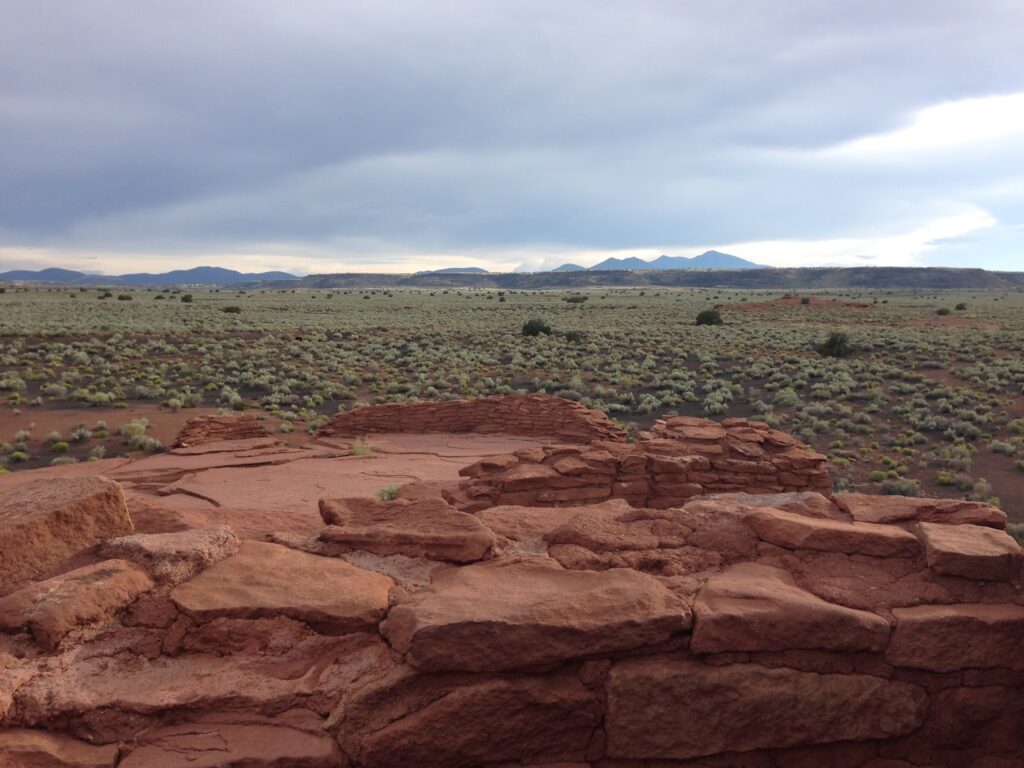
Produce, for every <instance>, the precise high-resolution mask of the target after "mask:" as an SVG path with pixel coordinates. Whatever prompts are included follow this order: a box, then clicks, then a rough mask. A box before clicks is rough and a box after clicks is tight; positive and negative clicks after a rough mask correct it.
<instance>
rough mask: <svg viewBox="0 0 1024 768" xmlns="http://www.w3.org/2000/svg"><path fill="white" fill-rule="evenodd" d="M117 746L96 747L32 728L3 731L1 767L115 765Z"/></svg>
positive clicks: (98, 767) (97, 767)
mask: <svg viewBox="0 0 1024 768" xmlns="http://www.w3.org/2000/svg"><path fill="white" fill-rule="evenodd" d="M116 763H117V745H116V744H107V745H106V746H96V745H94V744H89V743H87V742H84V741H79V740H78V739H73V738H71V737H69V736H63V735H61V734H56V733H48V732H46V731H36V730H31V729H28V728H8V729H4V730H0V766H4V767H5V768H7V767H8V766H9V768H114V765H115V764H116Z"/></svg>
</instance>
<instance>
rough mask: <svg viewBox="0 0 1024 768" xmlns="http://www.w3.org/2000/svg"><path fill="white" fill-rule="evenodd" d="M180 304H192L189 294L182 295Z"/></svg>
mask: <svg viewBox="0 0 1024 768" xmlns="http://www.w3.org/2000/svg"><path fill="white" fill-rule="evenodd" d="M181 303H182V304H191V303H192V294H191V293H185V294H182V297H181Z"/></svg>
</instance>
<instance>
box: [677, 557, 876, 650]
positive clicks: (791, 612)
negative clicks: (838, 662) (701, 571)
mask: <svg viewBox="0 0 1024 768" xmlns="http://www.w3.org/2000/svg"><path fill="white" fill-rule="evenodd" d="M693 613H694V630H693V641H692V642H691V645H690V647H691V649H692V650H693V651H695V652H697V653H723V652H728V651H785V650H790V649H797V648H806V649H810V648H821V649H825V650H832V651H881V650H882V649H884V648H885V644H886V642H887V641H888V639H889V623H888V622H887V621H886V620H885V619H883V618H882V617H881V616H878V615H876V614H874V613H868V612H867V611H857V610H853V609H852V608H844V607H843V606H840V605H835V604H833V603H828V602H825V601H824V600H822V599H821V598H820V597H817V596H815V595H813V594H811V593H810V592H807V591H805V590H803V589H801V588H800V587H798V586H797V585H796V582H795V581H793V577H792V576H790V575H789V574H788V573H787V572H786V571H783V570H781V569H779V568H772V567H769V566H766V565H757V564H754V563H741V564H739V565H734V566H732V567H731V568H729V569H728V570H727V571H724V572H723V573H720V574H717V575H715V576H712V577H711V578H710V579H709V580H708V582H707V583H706V584H705V585H704V588H703V589H702V590H701V591H700V593H699V594H698V596H697V600H696V602H695V603H694V606H693Z"/></svg>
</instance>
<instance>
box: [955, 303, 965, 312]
mask: <svg viewBox="0 0 1024 768" xmlns="http://www.w3.org/2000/svg"><path fill="white" fill-rule="evenodd" d="M954 309H956V311H957V312H963V311H964V310H965V309H967V305H966V304H965V303H964V302H962V301H961V302H960V303H959V304H957V305H956V307H954Z"/></svg>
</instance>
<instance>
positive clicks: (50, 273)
mask: <svg viewBox="0 0 1024 768" xmlns="http://www.w3.org/2000/svg"><path fill="white" fill-rule="evenodd" d="M298 279H299V278H298V276H297V275H292V274H289V273H288V272H237V271H236V270H234V269H224V268H223V267H194V268H192V269H175V270H173V271H171V272H159V273H156V274H152V273H149V272H136V273H133V274H129V275H90V274H88V273H86V272H76V271H75V270H72V269H58V268H55V267H51V268H49V269H40V270H31V269H16V270H12V271H10V272H0V280H10V281H23V282H32V283H61V284H62V285H236V284H238V283H261V282H264V281H266V280H298Z"/></svg>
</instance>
